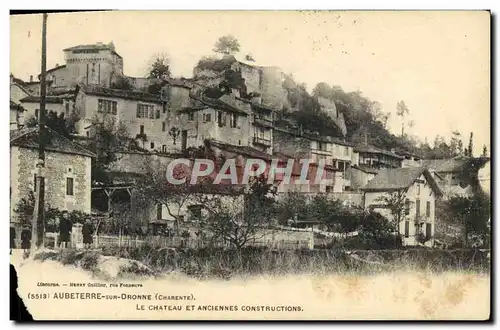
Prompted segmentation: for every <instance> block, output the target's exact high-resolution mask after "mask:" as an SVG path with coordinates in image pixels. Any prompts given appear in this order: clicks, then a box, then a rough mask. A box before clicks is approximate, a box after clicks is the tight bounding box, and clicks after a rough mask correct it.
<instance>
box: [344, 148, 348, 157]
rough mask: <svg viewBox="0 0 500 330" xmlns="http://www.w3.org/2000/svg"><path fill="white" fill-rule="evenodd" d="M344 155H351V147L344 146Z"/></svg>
mask: <svg viewBox="0 0 500 330" xmlns="http://www.w3.org/2000/svg"><path fill="white" fill-rule="evenodd" d="M344 156H349V147H345V148H344Z"/></svg>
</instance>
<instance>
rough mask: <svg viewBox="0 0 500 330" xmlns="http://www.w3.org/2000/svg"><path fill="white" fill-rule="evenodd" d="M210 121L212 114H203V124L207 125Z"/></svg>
mask: <svg viewBox="0 0 500 330" xmlns="http://www.w3.org/2000/svg"><path fill="white" fill-rule="evenodd" d="M211 121H212V114H211V113H204V114H203V122H204V123H208V122H211Z"/></svg>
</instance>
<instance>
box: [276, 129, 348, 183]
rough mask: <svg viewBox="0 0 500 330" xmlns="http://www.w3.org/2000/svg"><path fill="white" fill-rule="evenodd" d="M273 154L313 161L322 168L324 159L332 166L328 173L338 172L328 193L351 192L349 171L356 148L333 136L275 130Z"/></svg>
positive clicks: (329, 166) (329, 167)
mask: <svg viewBox="0 0 500 330" xmlns="http://www.w3.org/2000/svg"><path fill="white" fill-rule="evenodd" d="M273 152H275V153H281V154H283V155H287V156H289V157H291V158H294V159H309V160H310V162H311V164H318V163H319V161H320V160H321V159H322V160H324V161H325V164H326V165H327V166H328V168H327V169H328V170H330V171H332V172H335V173H334V174H333V175H334V186H332V187H329V188H327V189H326V192H342V191H345V190H346V189H350V186H351V181H350V177H349V174H350V172H349V168H350V166H351V164H352V157H353V146H352V144H351V143H349V142H347V141H344V140H341V139H338V138H335V137H331V136H319V135H315V134H311V133H303V132H294V131H290V130H285V129H282V128H275V129H274V130H273Z"/></svg>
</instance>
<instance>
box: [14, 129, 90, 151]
mask: <svg viewBox="0 0 500 330" xmlns="http://www.w3.org/2000/svg"><path fill="white" fill-rule="evenodd" d="M46 132H47V136H48V139H47V141H48V142H47V143H46V145H45V150H47V151H53V152H60V153H65V154H74V155H81V156H87V157H96V155H95V154H94V153H93V152H90V151H89V150H87V149H85V148H84V147H82V146H81V145H79V144H78V143H75V142H72V141H70V140H68V139H67V138H65V137H64V136H62V135H60V134H59V133H57V132H55V131H54V130H52V129H50V128H47V131H46ZM38 137H39V129H38V127H29V128H21V129H18V130H14V131H11V132H10V145H11V146H17V147H24V148H30V149H38V147H39V142H38Z"/></svg>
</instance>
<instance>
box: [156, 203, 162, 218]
mask: <svg viewBox="0 0 500 330" xmlns="http://www.w3.org/2000/svg"><path fill="white" fill-rule="evenodd" d="M162 209H163V206H162V205H161V204H157V205H156V220H161V219H162V216H163V215H162Z"/></svg>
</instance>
